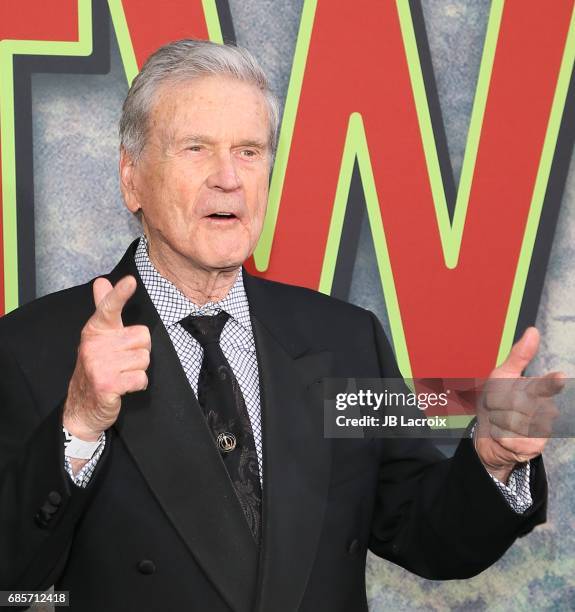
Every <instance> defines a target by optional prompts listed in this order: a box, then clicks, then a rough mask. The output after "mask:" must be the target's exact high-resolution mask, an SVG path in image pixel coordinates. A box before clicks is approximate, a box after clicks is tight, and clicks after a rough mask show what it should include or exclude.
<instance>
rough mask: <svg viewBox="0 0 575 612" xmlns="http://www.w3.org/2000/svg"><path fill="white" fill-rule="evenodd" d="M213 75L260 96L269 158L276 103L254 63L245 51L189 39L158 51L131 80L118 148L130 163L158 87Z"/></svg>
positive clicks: (140, 145) (143, 141) (276, 121)
mask: <svg viewBox="0 0 575 612" xmlns="http://www.w3.org/2000/svg"><path fill="white" fill-rule="evenodd" d="M217 75H221V76H230V77H233V78H235V79H238V80H239V81H243V82H246V83H251V84H253V85H255V86H256V87H257V88H258V89H259V90H260V91H261V92H262V94H263V95H264V97H265V99H266V102H267V106H268V114H269V126H270V134H269V144H270V149H271V152H272V156H273V154H274V153H275V149H276V145H277V134H278V127H279V103H278V100H277V98H276V96H275V95H274V93H273V92H272V91H271V89H270V85H269V81H268V78H267V76H266V75H265V73H264V71H263V70H262V68H261V66H260V65H259V64H258V62H257V60H256V59H255V58H254V56H253V55H252V54H251V53H250V52H249V51H248V50H247V49H243V48H241V47H237V46H234V45H229V44H224V45H220V44H217V43H213V42H210V41H206V40H194V39H191V38H188V39H183V40H177V41H175V42H171V43H169V44H167V45H164V46H163V47H160V48H159V49H158V50H157V51H155V52H154V53H153V54H152V55H150V57H149V58H148V59H147V60H146V63H145V64H144V66H143V68H142V70H141V71H140V73H139V74H138V75H137V76H136V78H135V79H134V80H133V82H132V85H131V87H130V90H129V91H128V95H127V96H126V99H125V101H124V105H123V107H122V116H121V118H120V145H121V147H123V148H124V149H125V151H126V153H128V155H129V156H130V157H131V158H132V159H133V160H137V159H138V157H139V156H140V154H141V152H142V150H143V148H144V146H145V144H146V135H147V127H148V116H149V113H150V110H151V108H152V104H153V102H154V97H155V95H156V93H157V90H158V88H159V86H160V85H162V84H165V83H166V82H181V81H189V80H192V79H196V78H201V77H205V76H217Z"/></svg>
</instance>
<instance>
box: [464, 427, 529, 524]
mask: <svg viewBox="0 0 575 612" xmlns="http://www.w3.org/2000/svg"><path fill="white" fill-rule="evenodd" d="M476 427H477V423H475V424H474V425H473V427H472V428H471V433H470V437H471V439H472V440H473V434H474V432H475V428H476ZM474 446H475V444H474ZM484 467H485V466H484ZM485 471H486V472H487V473H488V474H489V476H490V477H491V480H493V482H494V484H495V486H496V487H497V488H498V490H499V492H500V493H501V494H502V495H503V497H504V498H505V501H506V502H507V504H508V505H509V506H510V507H511V509H512V510H513V511H514V512H516V513H517V514H523V513H524V512H525V511H526V510H528V509H529V508H530V507H531V506H532V505H533V498H532V497H531V484H530V483H531V463H530V462H527V463H521V464H519V465H518V466H516V467H515V468H514V469H513V471H512V472H511V474H510V475H509V479H508V480H507V484H504V483H502V482H501V481H500V480H498V479H497V478H495V476H493V474H491V472H489V470H487V468H485Z"/></svg>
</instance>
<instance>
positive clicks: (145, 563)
mask: <svg viewBox="0 0 575 612" xmlns="http://www.w3.org/2000/svg"><path fill="white" fill-rule="evenodd" d="M138 571H139V572H140V574H153V573H154V572H155V571H156V564H155V563H154V562H153V561H150V559H142V560H141V561H140V562H139V563H138Z"/></svg>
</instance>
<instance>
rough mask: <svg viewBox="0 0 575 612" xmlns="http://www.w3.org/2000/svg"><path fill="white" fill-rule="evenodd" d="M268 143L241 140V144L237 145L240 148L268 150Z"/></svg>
mask: <svg viewBox="0 0 575 612" xmlns="http://www.w3.org/2000/svg"><path fill="white" fill-rule="evenodd" d="M268 144H269V143H268V142H267V140H266V141H262V140H240V142H239V143H238V144H237V145H236V146H238V147H253V148H254V149H266V148H267V147H268Z"/></svg>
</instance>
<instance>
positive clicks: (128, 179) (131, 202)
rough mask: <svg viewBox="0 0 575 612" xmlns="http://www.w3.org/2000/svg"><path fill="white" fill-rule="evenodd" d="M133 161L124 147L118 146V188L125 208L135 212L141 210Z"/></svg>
mask: <svg viewBox="0 0 575 612" xmlns="http://www.w3.org/2000/svg"><path fill="white" fill-rule="evenodd" d="M134 174H135V162H134V161H133V159H132V158H131V157H130V155H129V154H128V152H127V151H126V149H124V147H121V148H120V189H121V190H122V196H123V197H124V202H125V203H126V208H127V209H128V210H129V211H130V212H133V213H134V214H136V213H137V212H138V211H139V210H141V208H142V207H141V206H140V202H139V199H138V192H137V189H136V186H135V184H134Z"/></svg>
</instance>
